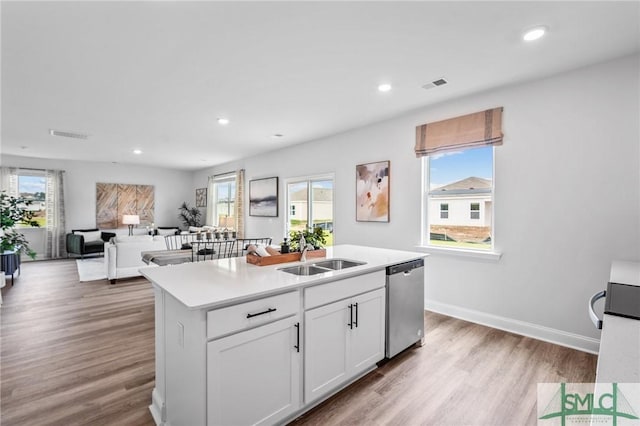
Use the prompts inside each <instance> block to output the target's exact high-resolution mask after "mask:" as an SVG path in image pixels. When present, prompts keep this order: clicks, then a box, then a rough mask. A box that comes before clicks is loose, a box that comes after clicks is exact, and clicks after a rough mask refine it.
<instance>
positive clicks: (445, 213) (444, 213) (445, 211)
mask: <svg viewBox="0 0 640 426" xmlns="http://www.w3.org/2000/svg"><path fill="white" fill-rule="evenodd" d="M443 206H447V208H446V209H443V208H442V207H443ZM443 215H445V216H443ZM440 219H449V203H440Z"/></svg>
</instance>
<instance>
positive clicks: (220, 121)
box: [218, 117, 229, 126]
mask: <svg viewBox="0 0 640 426" xmlns="http://www.w3.org/2000/svg"><path fill="white" fill-rule="evenodd" d="M218 124H220V125H222V126H226V125H227V124H229V119H228V118H223V117H220V118H218Z"/></svg>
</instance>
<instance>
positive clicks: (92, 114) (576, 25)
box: [1, 1, 640, 170]
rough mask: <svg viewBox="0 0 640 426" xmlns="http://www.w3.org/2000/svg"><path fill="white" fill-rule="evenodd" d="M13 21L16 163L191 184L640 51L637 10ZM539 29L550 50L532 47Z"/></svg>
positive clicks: (10, 49)
mask: <svg viewBox="0 0 640 426" xmlns="http://www.w3.org/2000/svg"><path fill="white" fill-rule="evenodd" d="M1 14H2V92H1V95H2V134H1V136H2V144H1V152H2V153H3V154H12V155H20V156H28V157H41V158H63V159H75V160H99V161H113V162H119V163H130V164H147V165H155V166H161V167H170V168H175V169H185V170H193V169H202V168H205V167H210V166H212V165H216V164H221V163H224V162H228V161H231V160H234V159H238V158H242V157H246V156H248V155H255V154H258V153H260V152H264V151H268V150H273V149H278V148H281V147H283V146H286V145H289V144H297V143H301V142H306V141H309V140H314V139H318V138H322V137H325V136H329V135H332V134H336V133H339V132H343V131H345V130H348V129H352V128H355V127H360V126H363V125H367V124H369V123H372V122H375V121H379V120H384V119H386V118H390V117H393V116H397V115H400V114H402V113H404V112H407V111H410V110H413V109H416V108H420V107H423V106H426V105H430V104H434V103H437V102H442V101H444V100H446V99H451V98H455V97H460V96H463V95H466V94H470V93H474V92H479V91H484V90H488V89H492V88H496V87H499V86H503V85H507V84H512V83H516V82H521V81H525V80H531V79H537V78H540V77H543V76H546V75H551V74H555V73H558V72H561V71H564V70H568V69H572V68H577V67H580V66H583V65H587V64H591V63H596V62H601V61H605V60H608V59H611V58H615V57H619V56H623V55H626V54H630V53H632V52H638V51H639V50H640V31H639V27H640V3H639V2H637V1H633V2H611V1H603V2H575V1H571V2H483V1H473V2H417V1H413V2H363V1H360V2H345V1H338V2H268V1H262V2H204V1H199V2H166V1H165V2H58V1H47V2H7V1H3V2H2V4H1ZM537 24H544V25H547V26H548V27H549V33H548V35H547V36H546V37H545V38H543V39H541V40H539V41H537V42H533V43H529V44H525V43H524V42H523V41H522V40H521V33H522V31H523V30H524V29H525V28H527V27H531V26H534V25H537ZM439 77H446V79H447V80H448V81H449V84H448V85H446V86H443V87H439V88H436V89H432V90H428V91H427V90H424V89H422V88H421V86H422V85H424V84H426V83H428V82H430V81H431V80H434V79H436V78H439ZM381 82H389V83H391V84H392V85H393V90H392V91H391V92H388V93H380V92H378V91H377V90H376V88H377V86H378V84H380V83H381ZM603 84H607V82H606V76H603ZM585 90H588V88H587V87H585ZM218 117H228V118H229V119H230V120H231V122H230V124H228V125H227V126H224V127H223V126H220V125H219V124H218V123H217V122H216V119H217V118H218ZM49 129H55V130H61V131H69V132H77V133H84V134H88V135H89V138H88V139H87V140H81V139H69V138H64V137H59V136H51V135H50V134H49ZM276 133H280V134H283V135H284V136H283V137H282V138H274V137H273V135H274V134H276ZM136 148H138V149H141V150H142V151H143V153H142V154H141V155H133V154H132V150H133V149H136Z"/></svg>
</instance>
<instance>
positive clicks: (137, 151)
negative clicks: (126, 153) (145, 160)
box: [133, 149, 142, 155]
mask: <svg viewBox="0 0 640 426" xmlns="http://www.w3.org/2000/svg"><path fill="white" fill-rule="evenodd" d="M133 153H134V154H136V155H140V154H142V150H140V149H134V150H133Z"/></svg>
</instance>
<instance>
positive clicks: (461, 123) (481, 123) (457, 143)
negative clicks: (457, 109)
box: [416, 107, 503, 157]
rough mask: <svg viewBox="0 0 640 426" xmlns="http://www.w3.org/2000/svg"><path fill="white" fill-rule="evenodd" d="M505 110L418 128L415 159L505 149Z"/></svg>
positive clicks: (476, 113)
mask: <svg viewBox="0 0 640 426" xmlns="http://www.w3.org/2000/svg"><path fill="white" fill-rule="evenodd" d="M502 136H503V135H502V107H498V108H493V109H488V110H486V111H480V112H475V113H473V114H468V115H463V116H460V117H455V118H450V119H448V120H442V121H436V122H434V123H427V124H423V125H422V126H417V127H416V157H424V156H425V155H430V154H435V153H440V152H446V151H453V150H460V149H466V148H475V147H480V146H486V145H502Z"/></svg>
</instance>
